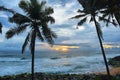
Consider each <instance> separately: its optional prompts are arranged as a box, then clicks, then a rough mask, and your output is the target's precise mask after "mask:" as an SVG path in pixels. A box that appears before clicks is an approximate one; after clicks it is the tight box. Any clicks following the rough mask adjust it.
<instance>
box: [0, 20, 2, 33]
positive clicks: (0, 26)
mask: <svg viewBox="0 0 120 80" xmlns="http://www.w3.org/2000/svg"><path fill="white" fill-rule="evenodd" d="M0 33H2V23H1V22H0Z"/></svg>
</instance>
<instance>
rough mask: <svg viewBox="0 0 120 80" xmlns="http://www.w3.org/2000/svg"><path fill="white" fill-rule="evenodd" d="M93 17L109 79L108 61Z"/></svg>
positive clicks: (109, 79)
mask: <svg viewBox="0 0 120 80" xmlns="http://www.w3.org/2000/svg"><path fill="white" fill-rule="evenodd" d="M93 19H94V23H95V27H96V32H97V36H98V39H99V43H100V47H101V51H102V54H103V59H104V63H105V66H106V71H107V75H108V80H111V78H110V71H109V67H108V63H107V58H106V55H105V51H104V48H103V44H102V40H101V37H100V34H99V32H98V28H97V23H96V19H95V16H93Z"/></svg>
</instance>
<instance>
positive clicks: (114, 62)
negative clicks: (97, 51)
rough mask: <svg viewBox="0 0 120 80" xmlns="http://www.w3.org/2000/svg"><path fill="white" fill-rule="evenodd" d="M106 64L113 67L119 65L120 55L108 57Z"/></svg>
mask: <svg viewBox="0 0 120 80" xmlns="http://www.w3.org/2000/svg"><path fill="white" fill-rule="evenodd" d="M108 64H109V65H111V66H113V67H120V56H116V57H114V58H111V59H109V61H108Z"/></svg>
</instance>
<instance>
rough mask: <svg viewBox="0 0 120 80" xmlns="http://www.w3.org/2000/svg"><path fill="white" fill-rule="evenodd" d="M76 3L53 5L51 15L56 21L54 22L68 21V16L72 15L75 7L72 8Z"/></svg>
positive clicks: (62, 22) (64, 22) (63, 22)
mask: <svg viewBox="0 0 120 80" xmlns="http://www.w3.org/2000/svg"><path fill="white" fill-rule="evenodd" d="M75 4H76V3H75V2H73V3H66V5H65V6H62V5H61V4H56V5H54V6H53V7H54V14H53V15H52V16H53V17H54V18H55V20H56V23H55V24H59V25H61V24H66V23H67V22H68V21H69V18H71V17H72V16H74V15H75V14H76V13H75V9H74V8H73V7H74V5H75Z"/></svg>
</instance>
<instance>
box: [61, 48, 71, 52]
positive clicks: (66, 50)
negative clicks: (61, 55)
mask: <svg viewBox="0 0 120 80" xmlns="http://www.w3.org/2000/svg"><path fill="white" fill-rule="evenodd" d="M61 51H62V52H68V51H69V49H68V48H62V49H61Z"/></svg>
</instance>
